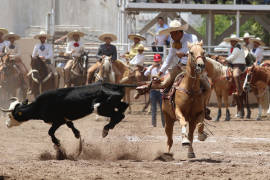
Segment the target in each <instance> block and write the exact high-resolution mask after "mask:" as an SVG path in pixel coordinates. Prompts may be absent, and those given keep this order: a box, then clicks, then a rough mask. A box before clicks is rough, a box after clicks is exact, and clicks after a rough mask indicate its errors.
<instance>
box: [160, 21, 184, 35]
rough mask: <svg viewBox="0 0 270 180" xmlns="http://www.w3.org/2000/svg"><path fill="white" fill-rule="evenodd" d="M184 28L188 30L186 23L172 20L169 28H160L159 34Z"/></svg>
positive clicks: (166, 33)
mask: <svg viewBox="0 0 270 180" xmlns="http://www.w3.org/2000/svg"><path fill="white" fill-rule="evenodd" d="M186 30H188V24H181V22H180V21H178V20H173V21H171V23H170V26H169V28H167V29H164V30H161V31H160V32H159V34H161V35H162V34H164V35H168V34H170V33H171V32H173V31H186Z"/></svg>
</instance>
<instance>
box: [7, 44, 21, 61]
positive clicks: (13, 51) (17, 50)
mask: <svg viewBox="0 0 270 180" xmlns="http://www.w3.org/2000/svg"><path fill="white" fill-rule="evenodd" d="M13 45H14V48H13V49H10V45H9V46H6V48H5V53H9V54H10V57H14V58H16V57H20V55H21V52H20V48H19V46H18V45H17V44H16V43H14V44H13Z"/></svg>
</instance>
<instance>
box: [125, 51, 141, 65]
mask: <svg viewBox="0 0 270 180" xmlns="http://www.w3.org/2000/svg"><path fill="white" fill-rule="evenodd" d="M129 63H130V64H131V65H136V66H137V65H139V66H143V64H144V55H143V54H139V53H138V54H137V55H136V56H135V57H134V58H133V59H132V60H131V61H130V62H129Z"/></svg>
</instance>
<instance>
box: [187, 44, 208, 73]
mask: <svg viewBox="0 0 270 180" xmlns="http://www.w3.org/2000/svg"><path fill="white" fill-rule="evenodd" d="M202 46H203V42H202V41H200V42H197V43H189V42H188V48H189V55H188V58H189V62H188V63H189V65H190V66H191V68H193V69H194V71H195V73H196V74H201V73H203V71H204V69H205V64H204V62H205V51H204V49H203V47H202Z"/></svg>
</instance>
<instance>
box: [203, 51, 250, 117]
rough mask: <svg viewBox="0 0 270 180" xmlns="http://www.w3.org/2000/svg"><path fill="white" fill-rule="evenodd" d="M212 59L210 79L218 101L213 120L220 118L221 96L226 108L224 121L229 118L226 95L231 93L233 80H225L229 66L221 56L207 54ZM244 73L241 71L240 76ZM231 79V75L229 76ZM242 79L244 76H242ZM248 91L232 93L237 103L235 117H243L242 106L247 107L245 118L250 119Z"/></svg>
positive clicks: (228, 72)
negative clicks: (215, 115) (238, 93)
mask: <svg viewBox="0 0 270 180" xmlns="http://www.w3.org/2000/svg"><path fill="white" fill-rule="evenodd" d="M209 57H210V58H207V59H212V61H211V62H212V63H213V68H214V73H213V75H212V77H210V79H211V81H212V88H213V89H214V91H215V93H216V97H217V101H218V114H217V117H216V118H215V121H219V120H220V118H221V107H222V98H223V101H224V104H225V108H226V118H225V121H229V120H230V119H231V115H230V111H229V108H228V107H229V101H228V97H229V96H230V95H232V93H233V91H234V89H235V85H234V81H233V80H227V76H228V74H232V72H231V70H230V68H229V67H228V65H227V64H225V63H223V61H221V59H224V58H225V57H223V56H213V55H212V56H209ZM244 75H245V73H242V74H241V76H242V77H244ZM230 79H232V77H231V78H230ZM243 79H244V78H243ZM248 98H249V96H248V92H243V93H242V94H241V96H236V95H233V99H234V100H235V101H236V104H237V115H236V116H237V117H239V118H244V114H245V113H244V106H245V107H246V109H247V114H246V118H247V119H250V117H251V110H250V106H249V101H248Z"/></svg>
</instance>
